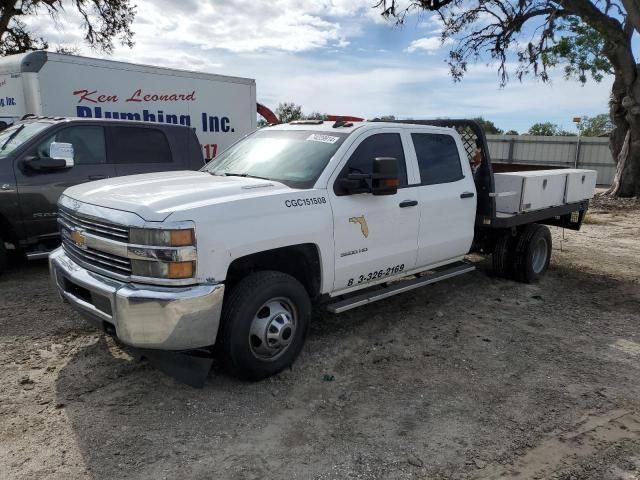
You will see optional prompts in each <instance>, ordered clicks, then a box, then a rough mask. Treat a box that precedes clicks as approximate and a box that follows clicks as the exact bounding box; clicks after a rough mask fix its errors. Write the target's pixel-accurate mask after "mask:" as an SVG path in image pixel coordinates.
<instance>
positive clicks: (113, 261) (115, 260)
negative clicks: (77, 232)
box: [62, 233, 131, 276]
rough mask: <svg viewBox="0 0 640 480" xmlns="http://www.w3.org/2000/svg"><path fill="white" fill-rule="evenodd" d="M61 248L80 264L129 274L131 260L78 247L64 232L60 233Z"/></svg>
mask: <svg viewBox="0 0 640 480" xmlns="http://www.w3.org/2000/svg"><path fill="white" fill-rule="evenodd" d="M62 248H64V251H65V252H66V253H67V255H69V256H70V257H71V258H72V259H73V260H75V261H76V262H78V263H79V264H80V265H87V266H94V267H98V268H101V269H103V270H108V271H110V272H113V273H117V274H119V275H126V276H129V275H131V260H129V259H128V258H123V257H119V256H117V255H112V254H110V253H106V252H101V251H99V250H95V249H93V248H89V247H85V248H80V247H78V246H76V245H75V243H74V242H73V240H71V239H70V238H69V236H68V235H67V234H65V233H63V235H62Z"/></svg>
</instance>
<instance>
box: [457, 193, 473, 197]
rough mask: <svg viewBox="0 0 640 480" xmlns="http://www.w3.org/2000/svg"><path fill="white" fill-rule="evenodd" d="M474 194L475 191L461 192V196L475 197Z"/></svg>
mask: <svg viewBox="0 0 640 480" xmlns="http://www.w3.org/2000/svg"><path fill="white" fill-rule="evenodd" d="M474 195H475V193H473V192H463V193H461V194H460V198H473V196H474Z"/></svg>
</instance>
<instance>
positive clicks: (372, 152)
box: [340, 133, 407, 187]
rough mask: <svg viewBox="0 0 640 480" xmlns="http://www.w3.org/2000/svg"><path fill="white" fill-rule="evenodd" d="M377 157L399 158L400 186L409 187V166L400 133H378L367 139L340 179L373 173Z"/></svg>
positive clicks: (359, 147) (354, 154)
mask: <svg viewBox="0 0 640 480" xmlns="http://www.w3.org/2000/svg"><path fill="white" fill-rule="evenodd" d="M376 157H393V158H397V159H398V174H399V177H400V186H401V187H406V186H407V164H406V162H405V160H404V150H403V149H402V139H401V138H400V134H399V133H378V134H376V135H371V136H370V137H368V138H365V139H364V140H363V141H362V143H360V145H358V147H357V148H356V150H355V151H354V152H353V154H352V155H351V158H349V161H348V162H347V165H346V166H345V167H344V170H342V172H341V174H340V177H346V176H347V175H349V174H350V173H373V159H374V158H376Z"/></svg>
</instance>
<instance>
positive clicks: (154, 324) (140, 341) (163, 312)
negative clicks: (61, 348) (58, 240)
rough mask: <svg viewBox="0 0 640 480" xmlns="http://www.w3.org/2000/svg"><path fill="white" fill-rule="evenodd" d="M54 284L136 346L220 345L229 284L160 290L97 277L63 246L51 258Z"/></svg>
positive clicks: (102, 325) (81, 308) (86, 312)
mask: <svg viewBox="0 0 640 480" xmlns="http://www.w3.org/2000/svg"><path fill="white" fill-rule="evenodd" d="M49 268H50V272H51V277H52V280H53V283H54V284H55V285H56V287H57V289H58V292H59V293H60V295H61V297H62V298H63V299H64V300H67V301H68V302H69V303H70V304H71V305H72V306H73V308H75V309H76V310H77V311H78V312H80V313H81V314H82V315H83V316H84V317H85V318H87V319H88V320H89V321H91V323H93V324H96V325H97V326H99V327H100V328H103V329H104V328H107V329H109V328H113V329H115V333H116V336H117V337H118V338H119V339H120V340H121V341H122V342H123V343H125V344H127V345H130V346H132V347H139V348H150V349H159V350H189V349H193V348H201V347H206V346H209V345H213V344H214V343H215V341H216V335H217V333H218V326H219V324H220V314H221V312H222V299H223V297H224V285H223V284H217V285H193V286H189V287H156V286H147V285H138V284H132V283H124V282H120V281H117V280H113V279H111V278H108V277H105V276H102V275H98V274H97V273H94V272H92V271H90V270H87V269H85V268H83V267H81V266H80V265H78V264H77V263H75V262H74V261H73V260H71V259H70V258H69V257H68V256H67V255H66V254H65V252H64V251H63V250H62V248H58V249H57V250H55V251H54V252H53V253H52V254H51V255H50V256H49Z"/></svg>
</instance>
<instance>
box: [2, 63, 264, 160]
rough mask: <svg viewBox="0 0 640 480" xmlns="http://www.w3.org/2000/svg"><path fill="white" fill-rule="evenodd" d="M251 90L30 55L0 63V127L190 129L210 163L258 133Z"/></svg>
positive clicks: (247, 83)
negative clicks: (57, 122) (72, 120)
mask: <svg viewBox="0 0 640 480" xmlns="http://www.w3.org/2000/svg"><path fill="white" fill-rule="evenodd" d="M257 108H258V106H257V105H256V84H255V80H252V79H248V78H239V77H229V76H224V75H214V74H210V73H198V72H189V71H184V70H175V69H169V68H159V67H152V66H147V65H136V64H132V63H124V62H115V61H111V60H101V59H96V58H87V57H79V56H75V55H63V54H58V53H51V52H44V51H35V52H29V53H25V54H21V55H11V56H8V57H5V58H2V59H0V122H2V123H0V126H3V125H4V126H6V125H9V124H11V123H14V122H15V121H17V120H20V118H22V117H23V116H24V115H25V114H35V115H42V116H52V117H80V118H100V119H114V120H138V121H145V122H158V123H169V124H177V125H187V126H190V127H191V128H193V129H194V130H195V132H196V135H197V136H198V139H199V140H200V144H201V145H202V150H203V156H204V158H205V159H207V160H210V159H212V158H214V157H215V156H216V155H217V154H218V153H219V152H221V151H223V150H225V149H226V148H227V147H228V146H230V145H231V144H232V143H235V142H236V140H238V139H240V138H242V137H243V136H244V135H246V134H247V133H249V132H252V131H253V130H255V128H256V110H257Z"/></svg>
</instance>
